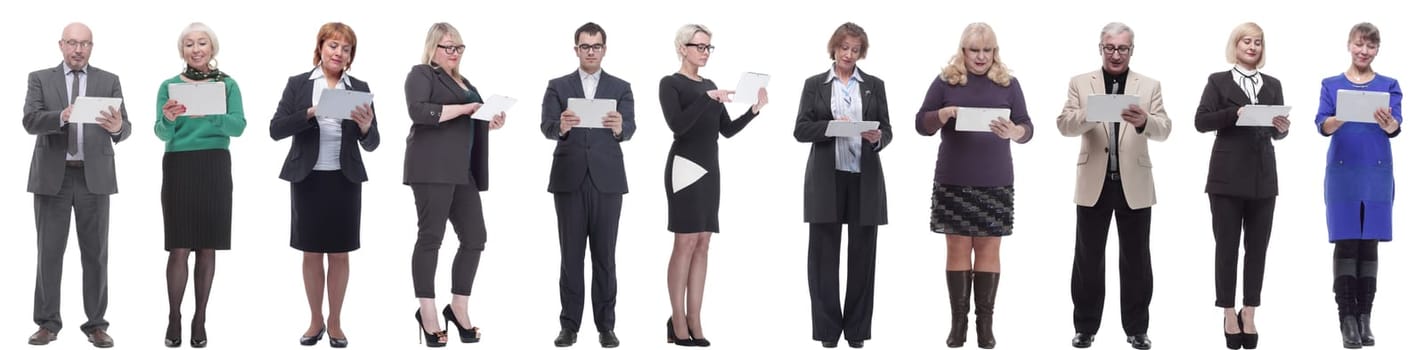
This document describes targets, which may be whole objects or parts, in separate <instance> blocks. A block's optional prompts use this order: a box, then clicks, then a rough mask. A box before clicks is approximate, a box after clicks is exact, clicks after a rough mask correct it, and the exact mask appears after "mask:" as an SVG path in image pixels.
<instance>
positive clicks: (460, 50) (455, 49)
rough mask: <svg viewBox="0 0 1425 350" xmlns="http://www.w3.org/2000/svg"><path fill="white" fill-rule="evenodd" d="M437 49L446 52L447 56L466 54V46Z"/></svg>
mask: <svg viewBox="0 0 1425 350" xmlns="http://www.w3.org/2000/svg"><path fill="white" fill-rule="evenodd" d="M435 47H438V48H440V49H443V50H445V54H447V55H454V54H463V53H465V45H436V46H435Z"/></svg>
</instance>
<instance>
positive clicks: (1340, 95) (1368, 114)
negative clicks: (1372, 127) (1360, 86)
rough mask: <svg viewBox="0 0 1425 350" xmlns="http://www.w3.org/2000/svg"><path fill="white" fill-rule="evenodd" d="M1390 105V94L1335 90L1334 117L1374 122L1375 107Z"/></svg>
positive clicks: (1342, 119)
mask: <svg viewBox="0 0 1425 350" xmlns="http://www.w3.org/2000/svg"><path fill="white" fill-rule="evenodd" d="M1386 107H1390V94H1389V93H1385V92H1379V91H1361V90H1344V89H1343V90H1336V119H1340V120H1341V121H1348V122H1359V123H1371V124H1375V123H1376V117H1375V114H1376V109H1380V108H1386Z"/></svg>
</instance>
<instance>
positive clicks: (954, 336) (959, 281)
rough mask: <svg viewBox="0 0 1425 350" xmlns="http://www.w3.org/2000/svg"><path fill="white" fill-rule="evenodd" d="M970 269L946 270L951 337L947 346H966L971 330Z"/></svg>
mask: <svg viewBox="0 0 1425 350" xmlns="http://www.w3.org/2000/svg"><path fill="white" fill-rule="evenodd" d="M970 283H971V273H970V271H945V286H946V287H947V288H949V289H950V337H948V338H945V346H948V347H952V348H958V347H961V346H965V335H966V334H967V333H968V332H969V330H970Z"/></svg>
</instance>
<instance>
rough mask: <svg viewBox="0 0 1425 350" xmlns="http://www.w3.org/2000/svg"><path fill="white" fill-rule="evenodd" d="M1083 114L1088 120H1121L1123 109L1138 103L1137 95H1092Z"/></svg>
mask: <svg viewBox="0 0 1425 350" xmlns="http://www.w3.org/2000/svg"><path fill="white" fill-rule="evenodd" d="M1088 101H1089V106H1088V108H1087V111H1086V113H1087V114H1085V115H1084V116H1085V119H1086V120H1087V121H1090V122H1104V123H1113V122H1121V121H1123V110H1125V109H1128V106H1131V105H1136V104H1138V96H1137V95H1092V96H1089V99H1088Z"/></svg>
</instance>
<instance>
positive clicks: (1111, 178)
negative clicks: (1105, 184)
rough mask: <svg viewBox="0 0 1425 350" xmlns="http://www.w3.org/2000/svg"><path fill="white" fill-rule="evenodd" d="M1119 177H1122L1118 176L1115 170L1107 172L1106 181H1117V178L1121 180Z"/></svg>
mask: <svg viewBox="0 0 1425 350" xmlns="http://www.w3.org/2000/svg"><path fill="white" fill-rule="evenodd" d="M1121 179H1122V177H1120V176H1119V175H1118V172H1117V171H1114V172H1109V173H1108V181H1119V180H1121Z"/></svg>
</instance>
